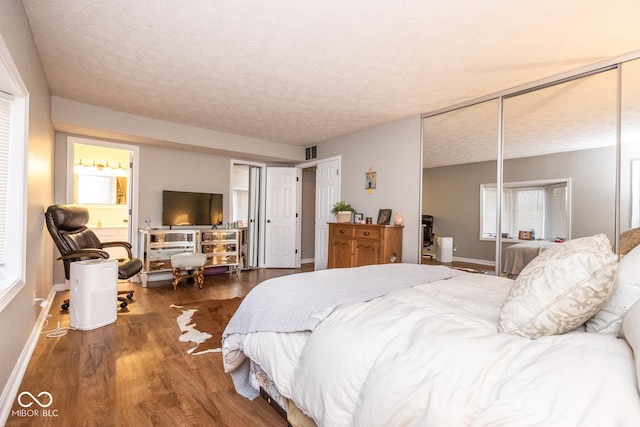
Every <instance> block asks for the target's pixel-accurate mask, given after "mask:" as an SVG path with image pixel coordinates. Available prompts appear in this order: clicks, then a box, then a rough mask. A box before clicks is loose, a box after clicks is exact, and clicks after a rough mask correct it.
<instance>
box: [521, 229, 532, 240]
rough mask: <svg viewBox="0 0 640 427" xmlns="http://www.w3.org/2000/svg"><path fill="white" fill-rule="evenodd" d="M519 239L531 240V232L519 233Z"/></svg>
mask: <svg viewBox="0 0 640 427" xmlns="http://www.w3.org/2000/svg"><path fill="white" fill-rule="evenodd" d="M518 239H520V240H531V231H524V230H520V231H519V232H518Z"/></svg>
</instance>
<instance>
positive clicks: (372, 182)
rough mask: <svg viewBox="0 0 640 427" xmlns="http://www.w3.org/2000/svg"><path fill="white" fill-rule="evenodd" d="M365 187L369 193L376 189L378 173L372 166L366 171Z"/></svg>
mask: <svg viewBox="0 0 640 427" xmlns="http://www.w3.org/2000/svg"><path fill="white" fill-rule="evenodd" d="M364 188H365V190H367V193H369V194H371V191H372V190H375V189H376V173H375V172H374V171H373V168H372V167H371V166H369V172H365V174H364Z"/></svg>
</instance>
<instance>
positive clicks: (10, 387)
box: [0, 288, 56, 425]
mask: <svg viewBox="0 0 640 427" xmlns="http://www.w3.org/2000/svg"><path fill="white" fill-rule="evenodd" d="M55 296H56V291H55V290H54V289H53V288H51V290H50V291H49V295H48V296H47V302H48V304H47V305H46V306H45V307H43V308H42V309H41V310H40V314H39V315H38V319H37V320H36V323H35V324H34V325H33V329H32V330H31V334H30V335H29V339H28V340H27V343H26V344H25V346H24V347H23V348H22V352H21V353H20V357H19V358H18V360H17V362H16V364H15V365H14V367H13V371H12V372H11V376H10V377H9V380H8V381H7V383H6V385H5V387H4V390H2V395H0V425H5V423H6V422H7V419H8V418H9V414H10V413H11V408H12V406H13V401H14V400H15V398H16V395H17V394H18V390H19V388H20V384H21V383H22V379H23V378H24V374H25V372H26V371H27V366H29V361H30V360H31V356H32V355H33V351H34V350H35V348H36V344H37V343H38V339H39V338H40V331H42V327H43V326H44V322H45V320H46V319H47V315H48V314H49V308H50V307H51V304H53V298H54V297H55ZM34 310H35V308H34Z"/></svg>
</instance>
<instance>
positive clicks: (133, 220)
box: [65, 135, 140, 254]
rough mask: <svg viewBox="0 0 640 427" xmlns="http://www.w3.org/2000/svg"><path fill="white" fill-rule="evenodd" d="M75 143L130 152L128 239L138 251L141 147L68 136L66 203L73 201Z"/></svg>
mask: <svg viewBox="0 0 640 427" xmlns="http://www.w3.org/2000/svg"><path fill="white" fill-rule="evenodd" d="M75 144H82V145H93V146H97V147H105V148H112V149H115V150H123V151H129V152H130V158H131V167H130V172H129V174H130V179H129V192H130V194H129V197H128V199H129V200H128V205H129V222H128V228H129V230H128V232H127V234H128V236H129V239H128V241H129V242H130V243H131V246H132V252H133V253H134V254H137V253H138V238H137V231H138V182H139V173H138V171H139V169H140V168H139V166H140V160H139V158H140V147H138V146H137V145H130V144H124V143H121V142H116V141H107V140H103V139H94V138H89V137H80V136H71V135H69V136H67V173H66V181H67V184H66V189H65V199H66V203H73V162H74V160H73V159H74V147H75Z"/></svg>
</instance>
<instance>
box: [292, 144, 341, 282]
mask: <svg viewBox="0 0 640 427" xmlns="http://www.w3.org/2000/svg"><path fill="white" fill-rule="evenodd" d="M340 166H341V158H340V157H339V156H338V157H332V158H328V159H322V160H316V161H313V162H308V163H303V164H301V165H298V167H299V168H300V169H302V186H303V196H302V198H301V204H302V207H301V210H302V230H303V231H302V232H301V233H300V235H299V236H298V238H299V239H301V238H305V236H307V234H306V233H310V232H311V229H313V236H314V237H313V251H312V252H311V250H310V249H309V248H308V247H307V248H306V249H305V247H306V246H307V245H305V244H304V243H302V242H300V240H299V242H300V244H299V246H301V247H302V250H303V255H302V259H304V260H305V262H306V261H308V260H309V258H310V257H311V256H312V257H313V262H314V270H324V269H326V268H327V257H328V254H329V248H328V244H329V222H332V221H335V217H334V216H333V215H332V214H331V208H332V207H333V205H334V204H335V203H336V202H338V201H339V200H340V175H341V172H340ZM311 174H315V176H314V177H313V178H311ZM305 180H307V181H310V182H311V183H312V186H313V189H311V185H308V186H307V185H305ZM307 191H309V193H311V194H310V195H307V194H305V193H306V192H307ZM305 230H306V231H305ZM311 253H312V254H313V255H311Z"/></svg>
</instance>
